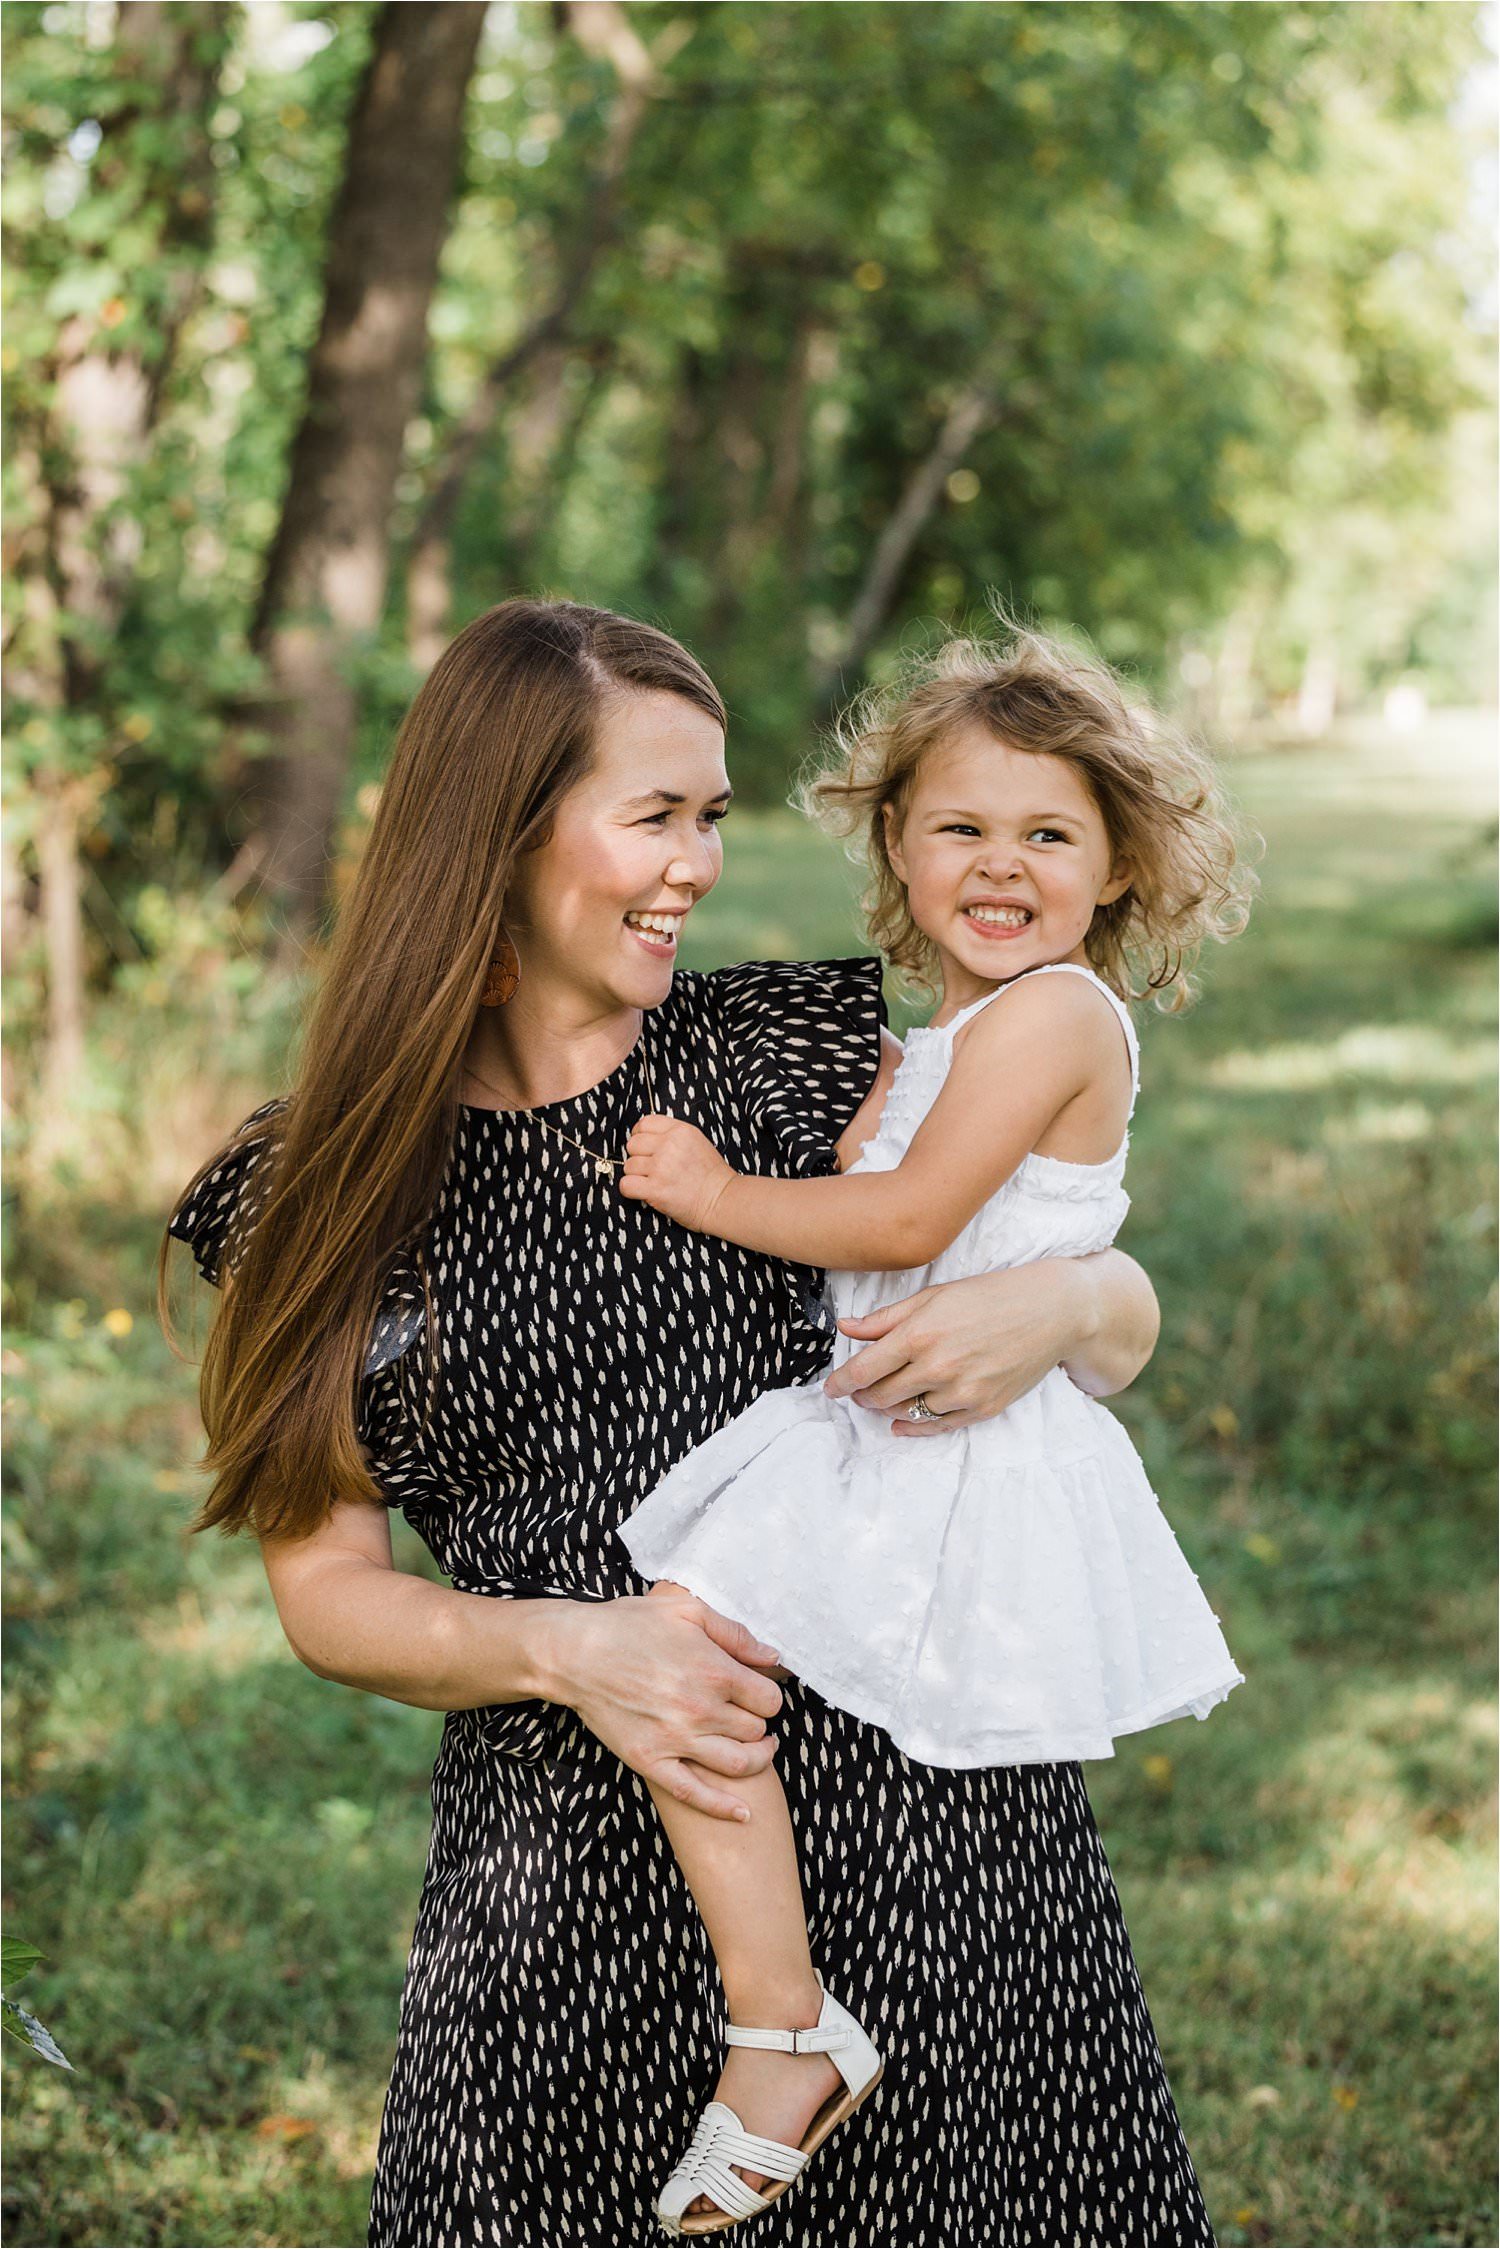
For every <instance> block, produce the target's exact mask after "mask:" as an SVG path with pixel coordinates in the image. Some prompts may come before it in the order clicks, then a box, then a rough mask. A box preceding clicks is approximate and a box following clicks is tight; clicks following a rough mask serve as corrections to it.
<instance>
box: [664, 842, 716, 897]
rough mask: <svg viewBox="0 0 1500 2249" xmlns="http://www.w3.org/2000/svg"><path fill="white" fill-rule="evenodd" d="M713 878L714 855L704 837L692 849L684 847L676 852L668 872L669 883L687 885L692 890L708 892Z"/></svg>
mask: <svg viewBox="0 0 1500 2249" xmlns="http://www.w3.org/2000/svg"><path fill="white" fill-rule="evenodd" d="M713 876H714V862H713V855H712V853H711V852H710V850H709V846H708V840H707V838H706V837H703V836H700V837H699V838H698V840H697V842H696V843H695V844H694V845H693V846H692V847H691V848H689V847H688V846H686V845H684V846H682V847H681V848H680V849H678V850H677V851H676V852H674V853H673V855H672V862H671V864H670V866H669V867H668V868H667V872H666V880H667V881H668V882H673V883H682V884H686V885H687V886H688V888H690V889H692V890H706V889H707V888H708V886H709V884H710V883H711V882H712V881H713Z"/></svg>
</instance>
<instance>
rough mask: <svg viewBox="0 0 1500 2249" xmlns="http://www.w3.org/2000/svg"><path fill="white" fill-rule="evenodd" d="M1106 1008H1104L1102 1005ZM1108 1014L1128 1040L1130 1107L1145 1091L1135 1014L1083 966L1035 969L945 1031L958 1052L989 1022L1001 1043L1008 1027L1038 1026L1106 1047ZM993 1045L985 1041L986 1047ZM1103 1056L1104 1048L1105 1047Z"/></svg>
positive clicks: (965, 1011) (963, 1011) (986, 998)
mask: <svg viewBox="0 0 1500 2249" xmlns="http://www.w3.org/2000/svg"><path fill="white" fill-rule="evenodd" d="M1101 1002H1103V1003H1104V1004H1103V1005H1101ZM1106 1008H1107V1009H1108V1011H1109V1012H1110V1013H1111V1014H1113V1016H1114V1018H1115V1021H1116V1022H1117V1023H1118V1024H1119V1026H1120V1028H1121V1030H1122V1031H1123V1032H1124V1035H1125V1048H1126V1053H1127V1056H1128V1058H1129V1062H1130V1093H1131V1106H1132V1108H1134V1105H1135V1096H1136V1093H1137V1092H1138V1090H1139V1087H1140V1041H1139V1039H1138V1037H1137V1035H1136V1028H1135V1024H1134V1023H1133V1021H1132V1020H1131V1015H1130V1010H1129V1008H1128V1007H1127V1006H1126V1004H1125V1002H1124V1001H1123V1000H1122V999H1121V997H1120V995H1119V993H1118V992H1116V991H1115V990H1113V988H1112V987H1111V986H1110V985H1108V984H1106V983H1105V981H1104V979H1103V977H1102V976H1099V975H1097V974H1096V973H1095V972H1094V970H1093V969H1091V968H1086V967H1085V966H1084V965H1083V964H1082V962H1079V961H1047V962H1044V963H1041V964H1040V965H1039V966H1037V967H1036V968H1027V969H1022V971H1021V973H1020V974H1019V975H1018V976H1014V977H1012V978H1011V980H1010V982H1009V983H1007V984H1000V985H997V986H996V988H995V990H994V991H993V992H986V993H985V994H984V996H983V998H981V999H978V1000H974V1001H972V1002H971V1003H970V1005H969V1006H968V1007H966V1008H962V1009H961V1010H960V1011H959V1013H958V1014H957V1015H956V1016H955V1017H954V1018H953V1020H952V1022H951V1023H947V1024H945V1025H944V1026H943V1030H944V1032H945V1033H946V1035H947V1036H948V1038H949V1039H950V1041H951V1042H952V1044H953V1046H954V1049H955V1051H956V1050H957V1048H958V1047H959V1046H960V1045H962V1044H964V1043H965V1042H966V1039H967V1034H968V1032H969V1030H970V1028H971V1026H976V1025H977V1024H979V1023H981V1022H983V1021H984V1020H985V1018H986V1017H988V1018H989V1019H990V1022H991V1024H992V1026H993V1029H994V1032H995V1034H996V1036H997V1043H998V1041H999V1040H1003V1039H1004V1037H1005V1036H1006V1031H1005V1026H1006V1024H1007V1023H1009V1025H1010V1026H1011V1027H1012V1029H1015V1028H1017V1027H1018V1026H1019V1024H1026V1023H1030V1024H1035V1025H1037V1026H1039V1027H1043V1028H1046V1029H1047V1030H1049V1031H1058V1030H1062V1029H1064V1028H1067V1029H1069V1030H1071V1031H1074V1032H1076V1034H1077V1036H1078V1037H1079V1038H1082V1039H1087V1040H1090V1041H1091V1042H1092V1041H1095V1040H1099V1041H1102V1038H1103V1035H1104V1033H1105V1030H1106ZM988 1043H989V1041H988V1037H987V1036H983V1035H982V1038H981V1047H982V1046H983V1045H987V1044H988ZM1101 1051H1102V1045H1101Z"/></svg>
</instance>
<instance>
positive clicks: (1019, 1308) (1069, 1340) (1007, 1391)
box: [823, 1249, 1157, 1437]
mask: <svg viewBox="0 0 1500 2249" xmlns="http://www.w3.org/2000/svg"><path fill="white" fill-rule="evenodd" d="M839 1326H840V1328H841V1329H842V1331H843V1333H844V1334H845V1335H848V1336H852V1337H854V1338H855V1339H856V1340H857V1341H859V1342H862V1343H864V1344H865V1345H866V1348H865V1349H864V1350H863V1351H856V1352H855V1353H854V1354H853V1355H852V1356H851V1357H850V1358H849V1359H848V1360H846V1361H845V1363H844V1365H843V1366H841V1367H839V1368H837V1369H836V1371H835V1372H834V1373H833V1374H831V1375H830V1376H829V1377H828V1380H827V1381H826V1382H825V1383H824V1385H823V1388H824V1390H825V1391H826V1392H827V1393H828V1395H829V1396H830V1397H833V1398H852V1399H853V1400H854V1401H855V1403H856V1404H857V1405H862V1406H867V1407H869V1408H870V1409H871V1411H872V1412H876V1413H884V1414H894V1415H898V1416H900V1418H898V1419H896V1420H893V1421H892V1422H891V1430H892V1433H893V1434H894V1435H896V1436H900V1437H940V1436H944V1435H946V1434H947V1433H948V1432H949V1431H951V1430H954V1429H961V1428H962V1427H963V1426H964V1425H965V1423H967V1422H972V1421H983V1420H985V1419H987V1418H988V1417H989V1416H990V1415H991V1414H996V1413H1001V1412H1003V1411H1004V1409H1005V1407H1006V1406H1008V1405H1011V1404H1013V1403H1014V1401H1015V1400H1016V1399H1017V1398H1019V1397H1022V1396H1024V1394H1025V1393H1026V1391H1028V1390H1031V1389H1034V1388H1035V1387H1036V1385H1037V1383H1039V1382H1040V1381H1041V1379H1042V1377H1043V1375H1045V1374H1047V1373H1048V1372H1050V1370H1051V1369H1052V1368H1053V1367H1055V1366H1060V1365H1066V1367H1067V1371H1068V1373H1069V1374H1070V1375H1071V1376H1072V1378H1073V1380H1074V1381H1075V1382H1077V1383H1078V1384H1079V1387H1080V1388H1081V1389H1084V1390H1086V1391H1087V1392H1088V1393H1089V1394H1090V1395H1091V1396H1095V1397H1105V1396H1109V1395H1110V1394H1111V1393H1112V1392H1113V1391H1115V1390H1122V1389H1123V1388H1124V1387H1125V1385H1126V1383H1127V1382H1131V1381H1133V1380H1134V1378H1135V1376H1136V1375H1137V1374H1138V1373H1139V1372H1140V1369H1141V1367H1142V1366H1144V1365H1145V1363H1146V1360H1147V1359H1148V1358H1149V1357H1150V1356H1151V1352H1152V1349H1153V1348H1154V1345H1155V1341H1156V1330H1157V1311H1156V1298H1155V1295H1154V1292H1153V1291H1152V1288H1151V1284H1150V1282H1149V1281H1148V1280H1147V1278H1146V1276H1145V1274H1144V1273H1143V1272H1142V1271H1141V1268H1140V1267H1139V1266H1138V1265H1137V1264H1136V1263H1135V1260H1134V1259H1133V1258H1131V1257H1127V1256H1126V1255H1125V1254H1124V1252H1123V1251H1120V1250H1114V1249H1110V1250H1103V1251H1100V1252H1098V1253H1096V1254H1095V1255H1094V1256H1091V1257H1077V1258H1074V1257H1060V1258H1042V1259H1039V1260H1038V1261H1037V1262H1036V1263H1035V1264H1031V1265H1018V1266H1015V1267H1012V1268H1011V1269H1009V1270H1007V1271H1004V1272H996V1273H978V1274H975V1275H973V1276H972V1277H971V1278H969V1279H967V1280H960V1281H944V1282H941V1283H939V1284H938V1285H937V1286H935V1287H932V1288H925V1289H920V1290H918V1292H917V1294H916V1295H915V1296H908V1297H905V1298H903V1299H902V1300H901V1301H900V1302H899V1303H895V1304H887V1305H883V1306H882V1307H881V1309H880V1310H879V1311H878V1312H871V1313H868V1314H867V1315H866V1316H865V1317H864V1318H863V1319H859V1320H841V1321H840V1322H839ZM919 1396H924V1397H925V1398H926V1401H927V1403H928V1405H929V1406H930V1407H931V1408H932V1410H933V1412H934V1413H935V1414H937V1415H939V1416H940V1417H941V1418H940V1419H938V1420H936V1421H908V1420H907V1419H906V1418H905V1408H906V1407H907V1406H909V1405H910V1403H911V1401H912V1400H913V1399H914V1398H916V1397H919Z"/></svg>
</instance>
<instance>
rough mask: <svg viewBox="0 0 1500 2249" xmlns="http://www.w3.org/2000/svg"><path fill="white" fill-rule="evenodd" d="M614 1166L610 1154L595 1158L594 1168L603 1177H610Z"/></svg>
mask: <svg viewBox="0 0 1500 2249" xmlns="http://www.w3.org/2000/svg"><path fill="white" fill-rule="evenodd" d="M614 1168H615V1167H614V1165H613V1164H612V1163H611V1161H610V1159H609V1157H608V1156H596V1157H595V1158H594V1169H595V1171H596V1172H597V1173H598V1174H599V1177H600V1178H601V1179H608V1177H609V1175H610V1173H611V1172H612V1171H613V1170H614Z"/></svg>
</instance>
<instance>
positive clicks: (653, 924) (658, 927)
mask: <svg viewBox="0 0 1500 2249" xmlns="http://www.w3.org/2000/svg"><path fill="white" fill-rule="evenodd" d="M689 911H690V909H689V908H688V907H687V906H652V907H650V908H649V909H648V910H647V911H645V912H637V910H636V909H635V908H634V907H632V908H631V910H630V912H629V913H628V914H627V915H626V916H625V927H626V928H627V929H628V930H629V932H630V934H631V936H632V937H634V938H635V939H636V941H637V943H638V944H640V945H641V946H642V947H643V948H644V949H645V951H646V952H648V953H650V954H652V955H653V956H654V957H655V958H656V959H657V960H670V959H671V957H672V955H673V954H674V953H675V952H676V950H677V940H678V938H679V937H680V936H681V934H682V925H683V923H684V922H685V921H686V920H687V917H688V913H689Z"/></svg>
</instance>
